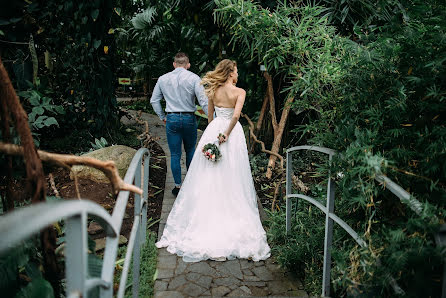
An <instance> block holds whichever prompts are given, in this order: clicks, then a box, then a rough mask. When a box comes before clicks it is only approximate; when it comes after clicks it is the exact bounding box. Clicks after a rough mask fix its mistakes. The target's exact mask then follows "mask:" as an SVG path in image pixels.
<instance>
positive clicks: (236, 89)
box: [234, 87, 246, 96]
mask: <svg viewBox="0 0 446 298" xmlns="http://www.w3.org/2000/svg"><path fill="white" fill-rule="evenodd" d="M234 93H235V94H236V95H237V96H239V95H246V91H245V89H243V88H239V87H234Z"/></svg>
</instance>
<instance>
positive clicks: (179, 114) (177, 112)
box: [166, 112, 195, 115]
mask: <svg viewBox="0 0 446 298" xmlns="http://www.w3.org/2000/svg"><path fill="white" fill-rule="evenodd" d="M166 114H179V115H181V114H195V112H166Z"/></svg>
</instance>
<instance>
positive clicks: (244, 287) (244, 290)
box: [240, 286, 251, 294]
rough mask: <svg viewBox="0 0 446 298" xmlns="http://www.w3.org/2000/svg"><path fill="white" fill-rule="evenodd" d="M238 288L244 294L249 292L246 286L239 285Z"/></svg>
mask: <svg viewBox="0 0 446 298" xmlns="http://www.w3.org/2000/svg"><path fill="white" fill-rule="evenodd" d="M240 290H242V291H243V292H245V293H246V294H251V290H250V289H249V288H248V287H247V286H241V287H240Z"/></svg>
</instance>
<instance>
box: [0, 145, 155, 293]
mask: <svg viewBox="0 0 446 298" xmlns="http://www.w3.org/2000/svg"><path fill="white" fill-rule="evenodd" d="M149 161H150V153H149V151H148V150H147V149H146V148H141V149H139V150H138V151H137V152H136V154H135V156H134V157H133V159H132V161H131V163H130V166H129V168H128V170H127V173H126V174H125V177H124V182H126V183H129V184H134V185H135V186H137V187H141V186H142V189H143V195H142V198H141V196H140V195H139V194H135V201H134V220H133V226H132V230H131V233H130V239H129V241H128V246H127V251H126V256H125V261H124V267H123V270H122V274H121V280H120V284H119V290H118V295H117V296H118V297H124V292H125V289H126V282H127V276H128V271H129V268H130V262H131V258H132V255H133V283H132V295H133V297H138V294H139V275H140V272H139V271H140V251H141V247H142V245H143V244H144V243H145V239H146V227H147V199H148V186H149ZM129 194H130V193H129V192H128V191H120V192H119V194H118V197H117V200H116V204H115V207H114V209H113V213H112V215H110V214H109V213H108V212H107V211H106V210H105V209H104V208H103V207H102V206H100V205H98V204H96V203H93V202H91V201H88V200H70V201H60V202H52V203H41V204H36V205H32V206H28V207H24V208H21V209H19V210H16V211H13V212H11V213H9V214H6V215H4V216H2V217H1V218H0V238H1V239H2V241H1V242H0V254H3V253H5V252H6V251H8V250H9V249H11V248H13V247H14V246H15V245H17V244H18V243H19V242H21V241H23V240H25V239H27V238H29V237H30V236H32V235H33V234H36V233H38V232H39V231H40V230H42V229H43V228H45V227H47V226H49V225H51V224H52V223H54V222H57V221H59V220H62V219H65V227H66V229H65V239H66V244H65V274H66V297H70V298H71V297H88V293H89V291H91V290H92V289H94V288H96V287H99V289H100V297H112V296H113V275H114V269H115V261H116V257H117V253H118V244H119V243H118V242H119V234H120V231H121V226H122V221H123V219H124V215H125V209H126V206H127V202H128V199H129ZM88 216H91V217H92V218H94V219H95V220H96V221H97V222H98V223H99V224H100V225H101V226H102V227H103V228H104V231H105V232H106V235H107V239H106V246H105V251H104V259H103V264H102V273H101V278H90V277H88V272H87V268H88V247H87V245H88V239H87V217H88ZM25 218H26V220H24V219H25Z"/></svg>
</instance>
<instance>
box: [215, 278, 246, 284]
mask: <svg viewBox="0 0 446 298" xmlns="http://www.w3.org/2000/svg"><path fill="white" fill-rule="evenodd" d="M214 283H215V284H216V285H218V286H230V285H239V284H240V280H238V279H237V278H234V277H232V276H231V277H221V278H216V279H214Z"/></svg>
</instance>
